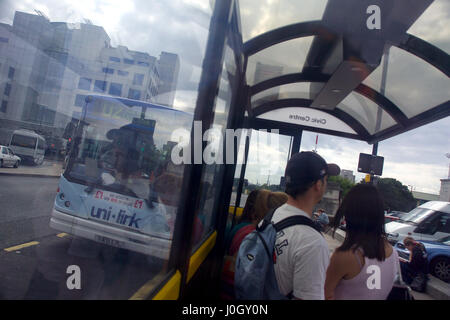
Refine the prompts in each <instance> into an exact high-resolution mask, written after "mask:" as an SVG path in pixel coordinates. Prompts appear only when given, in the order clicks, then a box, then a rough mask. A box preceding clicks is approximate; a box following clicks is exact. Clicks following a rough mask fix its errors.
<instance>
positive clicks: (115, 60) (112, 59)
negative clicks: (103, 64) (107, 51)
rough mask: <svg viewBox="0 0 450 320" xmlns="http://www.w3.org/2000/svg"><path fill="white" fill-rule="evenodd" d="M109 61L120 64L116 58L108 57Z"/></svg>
mask: <svg viewBox="0 0 450 320" xmlns="http://www.w3.org/2000/svg"><path fill="white" fill-rule="evenodd" d="M109 61H113V62H120V58H117V57H109Z"/></svg>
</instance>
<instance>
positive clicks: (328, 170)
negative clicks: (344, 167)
mask: <svg viewBox="0 0 450 320" xmlns="http://www.w3.org/2000/svg"><path fill="white" fill-rule="evenodd" d="M340 172H341V169H340V168H339V166H338V165H336V164H334V163H329V164H328V163H327V162H326V161H325V159H324V158H322V157H321V156H320V155H318V154H317V153H315V152H312V151H302V152H300V153H296V154H294V155H293V156H292V157H291V159H289V161H288V163H287V165H286V171H285V174H284V175H285V179H286V186H303V185H307V184H309V183H312V182H314V181H317V180H320V179H322V178H323V177H324V176H326V175H328V176H337V175H339V173H340Z"/></svg>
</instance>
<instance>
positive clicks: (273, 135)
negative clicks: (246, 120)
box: [226, 130, 292, 244]
mask: <svg viewBox="0 0 450 320" xmlns="http://www.w3.org/2000/svg"><path fill="white" fill-rule="evenodd" d="M249 136H250V149H249V152H248V159H247V165H246V169H245V177H244V185H243V189H242V193H241V200H240V204H239V207H241V208H244V207H245V204H246V202H247V198H248V196H249V194H250V193H251V192H252V191H253V190H261V189H265V190H269V191H273V192H279V191H281V192H283V191H284V189H283V187H282V186H281V177H282V176H284V170H285V167H286V164H287V160H288V157H289V152H290V147H291V139H292V138H291V137H290V136H285V135H280V134H278V133H277V132H276V131H274V130H272V131H268V130H258V131H256V130H251V132H249ZM239 151H240V155H241V157H243V156H244V152H245V146H244V143H242V145H241V148H240V150H239ZM237 169H238V168H237ZM240 170H241V169H240V168H239V170H236V172H235V186H234V187H233V193H232V197H231V200H232V201H231V205H232V206H234V205H235V202H236V198H237V194H236V191H235V190H237V186H238V183H239V177H240V174H241V171H240ZM233 200H234V202H233ZM267 205H268V204H267ZM247 218H248V217H247ZM245 219H246V217H242V216H241V215H239V214H237V215H236V217H235V219H234V221H233V215H231V214H230V215H229V218H228V221H227V222H228V223H227V231H228V232H229V231H231V230H232V227H233V226H234V225H236V224H239V223H240V222H244V220H245ZM233 222H234V224H233ZM245 222H249V221H245ZM228 232H227V238H226V239H227V240H226V241H227V243H228V244H230V242H231V238H232V235H230V233H228ZM231 234H232V233H231Z"/></svg>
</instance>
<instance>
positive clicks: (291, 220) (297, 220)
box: [274, 216, 322, 235]
mask: <svg viewBox="0 0 450 320" xmlns="http://www.w3.org/2000/svg"><path fill="white" fill-rule="evenodd" d="M297 224H301V225H305V226H309V227H311V228H313V229H314V230H316V231H317V232H319V233H320V234H321V235H322V233H321V232H320V228H319V226H318V225H316V224H315V223H314V222H313V221H312V220H311V219H309V218H307V217H304V216H292V217H288V218H286V219H283V220H281V221H280V222H277V223H275V224H274V228H275V230H276V231H277V232H279V231H281V230H283V229H286V228H287V227H290V226H293V225H297Z"/></svg>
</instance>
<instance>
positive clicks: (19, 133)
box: [9, 129, 45, 165]
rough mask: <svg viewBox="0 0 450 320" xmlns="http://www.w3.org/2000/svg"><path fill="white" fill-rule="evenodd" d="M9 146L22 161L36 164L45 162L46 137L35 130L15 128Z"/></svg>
mask: <svg viewBox="0 0 450 320" xmlns="http://www.w3.org/2000/svg"><path fill="white" fill-rule="evenodd" d="M9 147H10V148H11V150H13V151H14V153H15V154H16V155H18V156H19V157H20V158H21V159H22V161H29V162H31V163H33V164H35V165H41V164H42V163H43V162H44V153H45V139H44V137H42V136H40V135H39V134H37V133H36V132H34V131H31V130H25V129H20V130H15V131H14V132H13V134H12V136H11V140H10V142H9Z"/></svg>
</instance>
